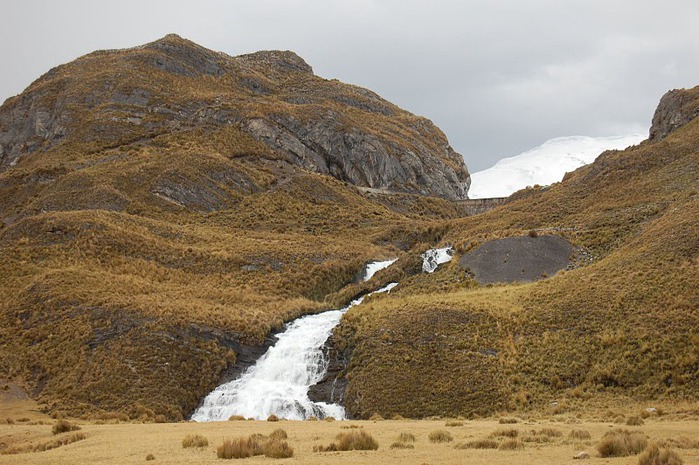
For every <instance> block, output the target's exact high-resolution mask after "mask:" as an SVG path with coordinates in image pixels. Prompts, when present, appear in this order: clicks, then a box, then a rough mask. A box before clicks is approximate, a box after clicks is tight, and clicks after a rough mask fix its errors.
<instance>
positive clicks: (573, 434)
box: [568, 429, 592, 441]
mask: <svg viewBox="0 0 699 465" xmlns="http://www.w3.org/2000/svg"><path fill="white" fill-rule="evenodd" d="M568 439H574V440H576V441H588V440H590V439H592V436H591V435H590V432H589V431H587V430H584V429H573V430H571V431H570V433H568Z"/></svg>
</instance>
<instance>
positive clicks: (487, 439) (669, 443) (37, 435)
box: [0, 389, 699, 465]
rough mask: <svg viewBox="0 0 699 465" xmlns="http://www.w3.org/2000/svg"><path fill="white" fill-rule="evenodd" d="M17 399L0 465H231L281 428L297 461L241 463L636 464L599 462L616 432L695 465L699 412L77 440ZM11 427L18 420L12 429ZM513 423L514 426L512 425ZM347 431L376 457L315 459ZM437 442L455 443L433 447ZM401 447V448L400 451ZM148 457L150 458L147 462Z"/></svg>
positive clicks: (130, 426) (10, 395) (3, 412)
mask: <svg viewBox="0 0 699 465" xmlns="http://www.w3.org/2000/svg"><path fill="white" fill-rule="evenodd" d="M21 397H22V396H21V395H19V394H18V392H16V391H15V390H14V389H10V390H9V391H4V392H3V394H2V404H1V405H0V417H1V418H2V423H0V464H47V465H48V464H51V465H53V464H74V465H77V464H115V463H118V464H141V463H145V462H149V463H153V464H174V463H187V464H215V463H226V462H225V461H223V460H221V459H219V458H217V448H218V447H219V446H220V445H221V444H223V442H224V441H225V440H227V439H235V438H237V437H241V436H245V437H247V436H250V435H254V434H261V435H265V436H267V435H270V434H271V433H272V432H273V431H275V430H277V429H280V428H281V429H282V430H283V431H284V432H285V433H286V436H287V437H286V442H287V443H288V445H289V446H290V447H291V448H292V449H293V456H292V457H291V458H285V459H273V458H268V457H265V456H256V457H251V458H246V459H242V460H244V461H243V463H249V464H255V463H274V462H275V461H277V460H281V462H280V463H304V464H346V463H353V464H376V463H382V464H393V463H396V464H399V463H400V464H430V465H435V464H470V463H474V464H476V463H489V464H513V463H517V464H561V463H572V462H578V460H575V461H574V460H573V457H574V456H575V455H576V454H578V453H580V452H583V451H584V452H587V453H588V454H589V455H590V459H589V460H584V461H580V462H582V463H588V464H601V463H611V464H617V465H627V464H628V465H630V464H634V465H635V464H637V463H638V456H637V455H631V456H627V457H613V458H603V457H600V456H599V453H598V451H597V449H596V446H597V444H598V443H599V442H600V440H601V439H602V437H603V436H604V435H605V434H606V433H607V432H609V431H613V430H616V429H618V428H623V429H626V430H629V431H631V432H640V433H642V434H643V435H644V436H646V437H647V439H648V441H649V442H657V443H659V444H660V446H661V447H671V448H672V449H673V450H675V452H676V453H677V454H679V456H680V457H681V458H682V459H683V460H684V463H685V464H692V463H699V421H698V420H699V405H696V404H694V405H690V404H686V405H678V404H674V405H668V406H667V409H666V410H665V411H664V412H662V411H661V412H662V413H663V414H662V415H661V416H658V415H657V414H653V415H651V416H648V417H647V418H646V419H645V420H643V424H642V425H640V426H627V425H626V424H619V423H615V421H614V420H613V419H611V418H610V419H609V421H600V420H593V419H591V418H577V417H576V416H572V415H568V416H567V415H556V416H542V417H536V416H534V415H532V416H530V417H528V418H526V419H522V418H506V417H501V418H490V419H479V420H454V419H430V420H406V419H400V420H379V421H332V422H331V421H302V422H296V421H279V422H269V421H228V422H216V423H193V422H180V423H160V424H158V423H147V424H140V423H110V424H97V423H95V422H80V421H78V422H73V424H78V425H79V426H80V430H79V431H77V432H72V431H69V432H64V433H60V434H57V435H54V434H52V428H53V425H54V424H55V423H56V420H54V419H51V418H50V417H48V416H45V415H43V414H41V413H38V412H37V411H35V410H33V409H34V408H35V406H33V405H32V401H30V400H23V399H22V398H21ZM641 407H642V406H640V405H634V406H630V405H627V406H626V409H627V410H626V411H627V413H628V412H632V411H633V412H638V411H640V409H641ZM659 410H660V409H659ZM620 411H622V410H620ZM681 412H685V413H681ZM7 418H10V419H12V420H11V421H10V422H9V423H8V421H7V420H6V419H7ZM515 420H516V421H517V423H510V422H511V421H515ZM71 421H72V420H71ZM115 421H116V420H115ZM616 421H617V422H618V421H619V420H618V419H617V420H616ZM10 423H12V424H10ZM348 432H366V433H368V434H369V435H371V437H373V438H374V439H375V440H376V441H377V442H378V445H379V447H378V450H352V451H343V452H339V451H336V452H315V451H314V447H315V448H317V447H318V446H327V445H328V444H329V443H331V442H332V441H334V440H335V438H336V436H337V435H338V434H341V433H348ZM435 432H441V433H439V434H437V433H435ZM586 433H589V439H587V438H586V436H587V434H586ZM76 434H79V435H80V437H82V436H84V439H80V440H78V441H76V442H72V443H69V444H66V445H63V446H60V447H57V448H55V449H50V450H46V451H42V452H23V453H13V454H8V452H10V451H11V450H12V449H14V450H15V451H16V450H18V449H22V448H24V449H26V448H33V447H35V446H37V445H40V444H48V443H52V442H54V441H55V440H56V439H60V438H70V437H72V436H75V435H76ZM276 434H279V432H277V433H276ZM282 434H283V433H282ZM188 435H200V436H202V437H203V438H205V439H206V440H207V441H208V445H206V446H204V447H196V446H194V447H187V448H185V447H183V439H184V438H185V437H187V436H188ZM413 437H414V441H413ZM431 437H432V438H434V437H442V438H444V437H446V438H448V437H451V438H452V439H451V440H450V441H449V440H447V441H445V442H432V441H431V440H430V438H431ZM401 439H402V440H401ZM398 444H400V445H401V447H397V446H398ZM474 444H481V445H482V444H485V445H488V444H490V445H491V447H495V448H488V449H479V448H473V447H474ZM411 446H412V447H411ZM147 457H153V458H152V459H150V460H148V459H147Z"/></svg>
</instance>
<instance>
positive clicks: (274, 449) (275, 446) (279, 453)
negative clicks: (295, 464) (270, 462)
mask: <svg viewBox="0 0 699 465" xmlns="http://www.w3.org/2000/svg"><path fill="white" fill-rule="evenodd" d="M278 431H282V430H278ZM285 434H286V433H285ZM262 450H263V452H264V454H265V457H270V458H273V459H287V458H289V457H293V456H294V449H293V448H292V447H291V446H290V445H289V444H288V443H287V442H286V441H283V440H281V439H270V440H268V441H267V442H265V443H264V445H263V447H262Z"/></svg>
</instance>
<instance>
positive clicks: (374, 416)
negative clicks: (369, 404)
mask: <svg viewBox="0 0 699 465" xmlns="http://www.w3.org/2000/svg"><path fill="white" fill-rule="evenodd" d="M383 419H384V418H383V417H382V416H381V415H380V414H378V413H374V414H373V415H372V416H370V417H369V420H371V421H383Z"/></svg>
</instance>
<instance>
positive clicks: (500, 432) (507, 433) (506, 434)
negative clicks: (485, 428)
mask: <svg viewBox="0 0 699 465" xmlns="http://www.w3.org/2000/svg"><path fill="white" fill-rule="evenodd" d="M517 436H519V431H517V430H516V429H514V428H511V429H497V430H495V431H493V432H492V433H490V437H492V438H516V437H517Z"/></svg>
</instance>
